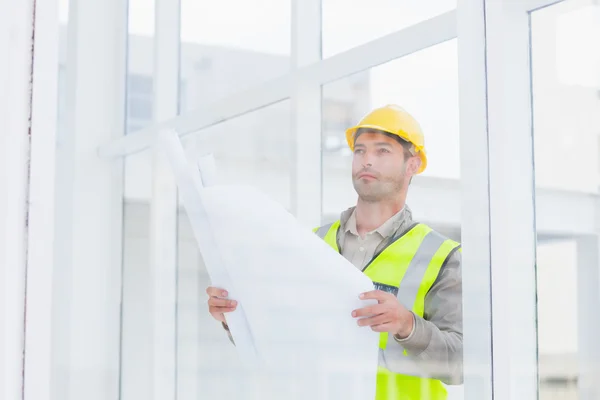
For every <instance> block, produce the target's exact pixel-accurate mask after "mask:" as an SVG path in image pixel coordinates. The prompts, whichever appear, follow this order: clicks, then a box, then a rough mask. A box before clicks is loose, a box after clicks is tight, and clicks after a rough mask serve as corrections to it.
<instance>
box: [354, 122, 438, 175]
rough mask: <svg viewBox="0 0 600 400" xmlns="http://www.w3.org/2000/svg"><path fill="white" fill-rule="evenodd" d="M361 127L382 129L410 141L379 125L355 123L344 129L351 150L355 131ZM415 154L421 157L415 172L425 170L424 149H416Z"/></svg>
mask: <svg viewBox="0 0 600 400" xmlns="http://www.w3.org/2000/svg"><path fill="white" fill-rule="evenodd" d="M361 128H366V129H376V130H379V131H384V132H387V133H390V134H392V135H396V136H398V137H399V138H401V139H403V140H405V141H407V142H409V143H412V142H411V141H410V140H409V139H408V138H407V137H405V136H403V135H399V134H398V133H395V132H389V131H388V130H387V129H385V128H383V127H381V126H379V125H357V126H353V127H352V128H348V129H346V142H347V143H348V147H350V150H352V151H354V135H355V134H356V131H357V130H359V129H361ZM417 155H418V156H419V158H420V159H421V166H420V167H419V170H418V171H417V174H420V173H421V172H423V171H425V168H427V155H426V154H425V149H417Z"/></svg>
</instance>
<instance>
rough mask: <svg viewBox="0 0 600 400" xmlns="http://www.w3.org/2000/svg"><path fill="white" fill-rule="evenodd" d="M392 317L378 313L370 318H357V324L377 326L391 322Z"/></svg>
mask: <svg viewBox="0 0 600 400" xmlns="http://www.w3.org/2000/svg"><path fill="white" fill-rule="evenodd" d="M391 320H392V317H391V316H390V315H388V314H380V315H376V316H374V317H370V318H361V319H359V320H358V326H373V325H375V326H377V325H381V324H386V323H388V322H391Z"/></svg>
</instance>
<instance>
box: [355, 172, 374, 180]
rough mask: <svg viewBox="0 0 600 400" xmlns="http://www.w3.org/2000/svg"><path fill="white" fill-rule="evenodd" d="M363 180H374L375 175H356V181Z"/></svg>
mask: <svg viewBox="0 0 600 400" xmlns="http://www.w3.org/2000/svg"><path fill="white" fill-rule="evenodd" d="M363 178H367V179H376V178H375V175H372V174H367V173H362V174H360V175H358V179H363Z"/></svg>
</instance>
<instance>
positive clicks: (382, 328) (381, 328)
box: [371, 322, 393, 332]
mask: <svg viewBox="0 0 600 400" xmlns="http://www.w3.org/2000/svg"><path fill="white" fill-rule="evenodd" d="M371 330H372V331H373V332H392V330H393V327H392V324H391V323H389V322H388V323H384V324H379V325H373V326H371Z"/></svg>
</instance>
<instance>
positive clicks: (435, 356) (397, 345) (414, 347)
mask: <svg viewBox="0 0 600 400" xmlns="http://www.w3.org/2000/svg"><path fill="white" fill-rule="evenodd" d="M461 263H462V257H461V253H460V252H459V251H454V253H452V254H451V255H450V257H449V258H448V260H447V261H446V263H445V265H444V266H443V267H442V270H441V271H440V274H439V276H438V278H437V280H436V281H435V282H434V284H433V286H432V287H431V289H430V290H429V292H428V293H427V295H426V296H425V309H424V315H423V316H424V318H421V317H419V316H417V315H415V314H413V317H414V321H415V325H414V329H413V332H412V333H411V335H410V336H409V337H408V338H406V339H403V340H398V339H395V338H394V337H393V336H392V335H390V338H389V340H388V348H387V349H386V350H385V351H384V356H385V359H386V367H388V368H389V369H390V370H392V371H394V366H395V364H396V365H399V368H400V369H401V368H406V367H405V365H406V363H404V362H394V361H398V358H399V357H406V355H404V350H406V354H407V355H408V357H410V358H411V359H412V361H414V364H417V366H418V369H419V370H420V372H421V373H425V374H426V375H427V377H430V378H435V379H439V380H441V381H442V382H444V383H446V384H450V385H459V384H461V383H462V382H463V327H462V268H461ZM388 349H389V351H388ZM399 350H401V351H399ZM400 365H401V366H400ZM394 372H397V373H404V372H405V371H400V370H397V371H394Z"/></svg>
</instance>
